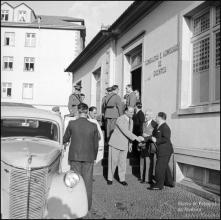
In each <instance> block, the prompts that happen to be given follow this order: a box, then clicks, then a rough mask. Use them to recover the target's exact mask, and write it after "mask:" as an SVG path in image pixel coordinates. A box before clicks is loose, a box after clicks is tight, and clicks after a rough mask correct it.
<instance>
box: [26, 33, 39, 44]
mask: <svg viewBox="0 0 221 220" xmlns="http://www.w3.org/2000/svg"><path fill="white" fill-rule="evenodd" d="M35 44H36V34H34V33H26V35H25V46H26V47H35Z"/></svg>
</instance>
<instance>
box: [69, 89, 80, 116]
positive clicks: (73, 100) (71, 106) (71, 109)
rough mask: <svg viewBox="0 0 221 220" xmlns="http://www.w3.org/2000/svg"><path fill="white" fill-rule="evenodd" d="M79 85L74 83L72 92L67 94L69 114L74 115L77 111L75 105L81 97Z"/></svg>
mask: <svg viewBox="0 0 221 220" xmlns="http://www.w3.org/2000/svg"><path fill="white" fill-rule="evenodd" d="M81 88H82V87H81V85H75V86H74V93H72V94H71V95H70V96H69V100H68V110H69V112H70V115H71V116H76V115H77V113H78V111H77V106H78V105H79V104H80V103H82V97H81Z"/></svg>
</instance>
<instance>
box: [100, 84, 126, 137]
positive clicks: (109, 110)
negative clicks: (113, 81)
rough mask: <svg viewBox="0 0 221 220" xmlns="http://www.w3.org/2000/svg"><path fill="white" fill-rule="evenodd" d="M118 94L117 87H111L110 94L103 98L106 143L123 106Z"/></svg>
mask: <svg viewBox="0 0 221 220" xmlns="http://www.w3.org/2000/svg"><path fill="white" fill-rule="evenodd" d="M118 92H119V88H118V85H113V86H112V92H109V94H108V95H107V96H106V98H105V103H104V118H105V120H106V139H107V141H108V140H109V138H110V135H111V133H112V131H113V130H114V128H115V123H116V120H117V118H118V117H119V116H121V115H122V114H123V106H122V102H121V98H120V96H119V95H118Z"/></svg>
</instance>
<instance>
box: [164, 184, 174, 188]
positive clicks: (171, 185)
mask: <svg viewBox="0 0 221 220" xmlns="http://www.w3.org/2000/svg"><path fill="white" fill-rule="evenodd" d="M164 185H165V186H168V187H171V188H173V187H175V184H164Z"/></svg>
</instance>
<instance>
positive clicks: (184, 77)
mask: <svg viewBox="0 0 221 220" xmlns="http://www.w3.org/2000/svg"><path fill="white" fill-rule="evenodd" d="M212 4H214V3H212ZM216 6H217V5H211V3H209V2H194V3H193V4H192V5H191V6H189V7H188V8H186V9H185V10H183V11H182V12H181V13H180V14H179V16H178V18H179V19H178V20H179V22H178V39H179V46H180V51H179V56H178V98H177V114H178V115H189V114H201V113H217V112H220V100H218V101H213V102H209V103H203V104H199V105H192V102H191V96H192V91H191V90H192V88H191V87H192V80H191V78H192V69H191V68H192V46H191V39H192V37H193V33H192V26H191V25H192V23H191V21H192V18H193V17H194V15H197V13H203V12H204V10H207V8H208V7H210V11H212V12H211V13H210V18H211V19H212V21H213V22H214V20H215V12H216ZM212 28H213V29H214V33H216V32H217V31H219V30H220V28H219V24H215V25H214V27H212ZM214 36H215V34H214V35H213V37H211V36H210V37H211V40H212V41H213V44H212V45H213V47H212V48H211V50H210V56H212V59H211V60H210V66H211V67H212V65H214V62H215V57H214V54H215V47H214V45H215V43H214V42H215V40H214ZM211 69H212V68H211ZM212 71H213V72H212V74H211V73H210V80H213V83H215V82H214V81H215V80H214V79H215V77H214V74H215V68H214V69H213V70H212ZM212 95H214V92H213V93H212ZM212 95H211V93H210V100H211V97H212Z"/></svg>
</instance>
